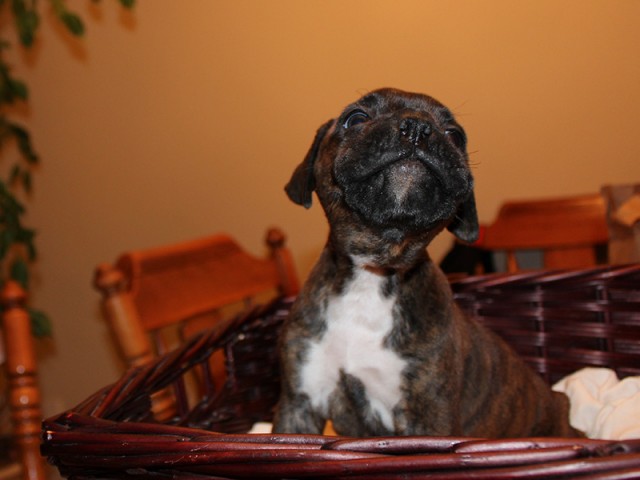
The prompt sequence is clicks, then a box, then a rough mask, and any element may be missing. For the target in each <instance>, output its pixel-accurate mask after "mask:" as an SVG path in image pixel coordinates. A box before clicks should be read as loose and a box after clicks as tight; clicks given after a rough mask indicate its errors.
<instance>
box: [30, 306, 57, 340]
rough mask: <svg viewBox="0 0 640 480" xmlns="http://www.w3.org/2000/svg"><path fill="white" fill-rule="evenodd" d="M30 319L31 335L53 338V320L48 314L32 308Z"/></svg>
mask: <svg viewBox="0 0 640 480" xmlns="http://www.w3.org/2000/svg"><path fill="white" fill-rule="evenodd" d="M29 318H30V320H31V333H32V334H33V336H34V337H37V338H42V337H51V333H52V331H53V329H52V328H51V319H50V318H49V316H48V315H47V314H46V313H44V312H43V311H41V310H36V309H33V308H30V309H29Z"/></svg>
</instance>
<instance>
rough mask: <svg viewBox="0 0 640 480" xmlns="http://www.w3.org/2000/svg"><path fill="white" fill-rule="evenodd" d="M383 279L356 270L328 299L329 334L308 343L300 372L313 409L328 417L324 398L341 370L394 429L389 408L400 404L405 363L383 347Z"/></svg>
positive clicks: (389, 303) (386, 313)
mask: <svg viewBox="0 0 640 480" xmlns="http://www.w3.org/2000/svg"><path fill="white" fill-rule="evenodd" d="M383 281H384V278H383V277H381V276H380V275H377V274H375V273H371V272H369V271H368V270H365V269H364V268H359V269H358V270H357V272H356V274H355V276H354V277H353V278H352V279H351V281H350V282H349V284H348V285H347V286H346V288H345V290H344V292H343V293H342V295H340V296H337V297H334V298H332V299H331V300H330V301H329V304H328V306H327V309H326V312H325V318H326V322H327V330H326V331H325V333H324V335H323V336H322V338H321V339H320V341H318V342H316V343H314V344H312V346H311V348H310V351H309V356H308V358H307V363H306V365H305V366H304V367H303V370H302V374H303V375H302V378H303V384H302V389H303V391H304V392H305V393H306V394H307V395H309V398H310V399H311V402H312V404H313V406H314V408H316V409H318V410H320V411H321V412H323V414H324V415H326V416H329V415H330V412H328V411H327V410H328V399H329V397H330V396H331V394H332V392H333V391H334V389H335V388H336V386H337V383H338V380H339V378H340V372H341V371H343V372H344V373H347V374H350V375H353V376H354V377H357V378H358V379H359V380H360V381H361V382H362V383H363V385H364V387H365V390H366V395H367V399H368V401H369V404H370V405H371V408H372V410H373V411H374V412H376V413H377V414H378V415H379V417H380V420H381V421H382V423H383V424H384V425H385V427H387V428H389V429H393V416H392V410H393V407H394V406H395V405H396V404H397V403H398V402H399V400H400V396H401V393H400V384H401V372H402V370H403V369H404V368H405V366H406V362H405V361H404V360H403V359H402V358H400V357H399V356H398V355H397V354H396V353H395V352H393V351H392V350H390V349H388V348H385V347H384V345H383V342H384V339H385V337H386V336H387V335H388V333H389V332H390V330H391V327H392V323H393V317H392V308H393V304H394V303H395V298H394V297H388V298H387V297H385V296H383V295H382V282H383Z"/></svg>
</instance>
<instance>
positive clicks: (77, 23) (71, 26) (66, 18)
mask: <svg viewBox="0 0 640 480" xmlns="http://www.w3.org/2000/svg"><path fill="white" fill-rule="evenodd" d="M60 20H62V23H63V24H64V26H65V27H67V30H69V32H71V33H72V34H73V35H75V36H76V37H81V36H82V35H84V23H82V20H81V19H80V17H79V16H78V15H76V14H75V13H71V12H69V11H64V12H62V13H61V14H60Z"/></svg>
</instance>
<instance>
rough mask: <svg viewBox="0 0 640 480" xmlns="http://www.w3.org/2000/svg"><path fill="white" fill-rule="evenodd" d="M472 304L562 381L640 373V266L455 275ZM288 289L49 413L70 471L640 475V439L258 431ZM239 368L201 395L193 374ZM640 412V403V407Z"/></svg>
mask: <svg viewBox="0 0 640 480" xmlns="http://www.w3.org/2000/svg"><path fill="white" fill-rule="evenodd" d="M453 288H454V292H455V295H456V297H457V299H458V301H459V303H460V305H461V306H462V308H464V309H465V310H467V311H468V312H469V313H471V314H472V315H474V316H476V317H477V318H478V319H479V320H480V321H482V322H484V323H486V324H487V325H489V326H490V327H491V328H493V329H495V330H496V331H498V332H499V333H500V334H501V335H503V336H504V338H506V339H507V340H508V341H509V342H510V343H511V344H512V345H513V346H514V348H515V349H516V350H517V351H519V352H520V353H521V354H522V355H523V356H524V357H525V358H526V359H527V361H529V362H530V363H531V365H533V367H534V368H536V369H537V370H538V371H539V372H540V373H541V374H542V375H543V376H544V377H545V378H546V379H547V380H548V381H555V380H556V379H558V378H559V377H561V376H563V375H565V374H567V373H569V372H571V371H574V370H576V369H579V368H581V367H583V366H587V365H596V366H606V367H610V368H613V369H615V370H616V371H617V372H618V374H619V375H620V376H627V375H640V265H633V266H626V267H615V268H613V267H608V268H598V269H592V270H580V271H564V272H535V273H524V274H515V275H490V276H481V277H471V278H467V279H462V280H458V281H455V282H453ZM291 301H292V300H291V299H284V300H278V301H276V302H274V303H272V304H270V305H267V306H264V307H261V308H259V309H255V310H253V311H251V312H248V313H247V314H245V315H243V316H242V317H237V318H235V319H233V320H231V321H229V322H227V323H225V324H224V325H221V326H220V327H219V328H217V329H215V330H213V331H210V332H207V333H206V334H204V335H200V336H198V337H196V338H194V339H192V341H191V342H190V343H189V344H187V345H185V346H184V347H181V348H180V349H178V350H176V351H174V352H172V353H170V354H167V355H165V356H163V357H160V358H159V359H158V360H157V361H155V362H153V363H151V364H150V365H148V366H146V367H144V368H138V369H133V370H130V371H129V372H127V373H126V374H125V375H124V376H123V377H122V378H121V379H120V380H119V381H118V382H117V383H115V384H113V385H110V386H108V387H105V388H103V389H101V390H100V391H98V392H97V393H95V394H94V395H93V396H91V397H90V398H89V399H87V400H86V401H84V402H83V403H82V404H80V405H78V406H77V407H75V408H73V409H71V410H69V411H68V412H65V413H62V414H60V415H56V416H54V417H51V418H49V419H47V420H45V422H44V424H43V429H44V433H43V446H42V451H43V454H44V455H46V456H47V457H48V459H49V461H50V462H51V463H52V464H54V465H55V466H57V467H58V469H59V471H60V473H61V474H62V475H64V476H67V477H69V478H77V479H89V478H103V479H111V478H113V479H115V478H138V479H144V478H154V479H157V478H185V479H187V478H188V479H201V478H213V479H236V478H252V479H255V478H289V479H291V478H325V479H338V478H358V479H365V478H366V479H396V478H397V479H409V478H486V479H495V478H575V477H579V478H640V439H638V440H629V441H622V442H614V441H605V440H589V439H563V438H551V439H540V438H529V439H507V440H483V439H474V438H452V437H447V438H439V437H393V438H346V437H329V436H318V435H275V434H273V435H272V434H267V435H248V434H244V433H242V432H245V431H247V429H248V428H249V426H250V425H251V424H253V423H254V422H256V421H260V420H269V419H270V418H271V413H272V409H273V405H274V403H275V401H276V399H277V396H278V386H279V383H278V369H277V360H276V359H277V354H276V348H275V344H276V338H277V335H278V331H279V327H280V325H281V324H282V321H283V319H284V318H285V317H286V314H287V312H288V309H289V307H290V304H291ZM219 349H223V350H224V352H225V356H226V367H227V371H228V377H227V380H226V382H225V384H224V385H222V386H221V388H216V387H215V385H213V384H211V383H210V382H207V383H206V385H205V388H204V391H202V392H201V395H200V396H199V397H197V398H196V401H195V403H194V402H191V403H192V404H189V402H188V401H187V400H186V394H185V385H186V384H187V383H189V382H188V380H187V376H189V375H197V376H199V378H209V375H208V373H209V372H208V368H209V362H208V359H209V357H210V356H211V355H212V353H213V352H214V351H217V350H219ZM167 387H172V388H174V389H175V392H176V398H177V413H176V415H175V417H174V418H172V419H171V420H168V421H166V422H164V423H160V422H156V421H154V420H153V416H152V413H151V400H150V398H151V395H152V394H154V393H156V392H160V391H162V390H163V389H165V388H167ZM639 415H640V412H639Z"/></svg>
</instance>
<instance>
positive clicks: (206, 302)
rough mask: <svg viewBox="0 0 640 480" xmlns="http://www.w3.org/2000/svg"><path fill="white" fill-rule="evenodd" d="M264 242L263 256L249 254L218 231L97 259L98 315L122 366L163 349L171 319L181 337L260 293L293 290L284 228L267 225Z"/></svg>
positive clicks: (293, 273) (258, 298)
mask: <svg viewBox="0 0 640 480" xmlns="http://www.w3.org/2000/svg"><path fill="white" fill-rule="evenodd" d="M265 241H266V244H267V247H268V249H269V254H268V256H267V257H266V258H256V257H254V256H252V255H250V254H248V253H247V252H245V251H244V250H243V249H242V248H241V247H240V246H239V245H238V243H237V242H236V241H235V240H234V239H233V238H231V237H230V236H228V235H225V234H218V235H213V236H210V237H206V238H202V239H197V240H192V241H187V242H183V243H178V244H174V245H169V246H164V247H158V248H152V249H148V250H139V251H132V252H127V253H124V254H122V255H121V256H120V257H119V258H118V259H117V261H116V262H115V264H107V263H103V264H101V265H99V266H98V267H97V269H96V272H95V277H94V286H95V287H96V288H97V289H98V290H99V291H100V292H101V293H102V304H103V307H104V308H103V309H104V313H105V316H106V318H107V320H108V321H109V323H110V325H111V328H112V330H113V333H114V335H115V338H116V340H117V342H118V343H119V345H120V347H121V350H122V353H123V355H124V358H125V360H126V362H127V364H128V365H130V366H133V365H140V364H144V363H146V362H147V361H149V360H150V359H152V358H153V357H154V356H155V355H157V354H160V353H164V351H165V350H166V349H168V348H171V347H172V346H173V345H170V344H169V345H168V344H167V342H168V340H167V338H166V336H165V335H163V334H165V333H166V331H165V328H164V327H170V326H175V325H178V326H179V331H178V332H177V334H178V335H179V336H180V337H186V336H188V335H189V334H191V333H193V331H194V330H199V329H201V328H202V327H206V326H210V325H211V324H214V323H215V322H216V321H219V320H220V319H221V318H222V317H223V316H224V315H225V309H227V310H228V312H227V315H228V314H229V313H230V312H231V311H233V312H234V313H235V312H237V311H238V310H239V309H243V308H246V307H248V306H250V305H251V304H252V303H254V302H256V301H261V300H262V299H263V298H266V297H264V295H265V294H266V296H267V297H269V296H270V297H273V296H275V294H282V295H285V296H289V295H295V294H296V293H298V290H299V283H298V279H297V275H296V271H295V268H294V265H293V260H292V256H291V253H290V251H289V250H288V248H287V247H286V246H285V236H284V234H283V233H282V232H281V231H280V230H279V229H275V228H272V229H269V230H268V232H267V235H266V239H265ZM174 333H175V332H174ZM149 335H150V336H151V338H152V339H153V342H152V341H151V339H150V336H149ZM181 339H182V338H180V339H178V341H180V340H181Z"/></svg>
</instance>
